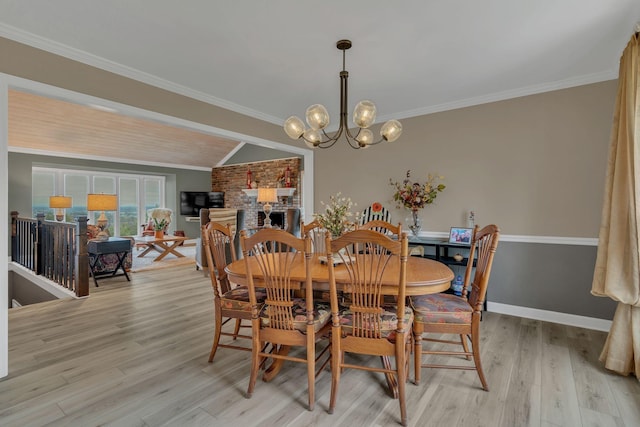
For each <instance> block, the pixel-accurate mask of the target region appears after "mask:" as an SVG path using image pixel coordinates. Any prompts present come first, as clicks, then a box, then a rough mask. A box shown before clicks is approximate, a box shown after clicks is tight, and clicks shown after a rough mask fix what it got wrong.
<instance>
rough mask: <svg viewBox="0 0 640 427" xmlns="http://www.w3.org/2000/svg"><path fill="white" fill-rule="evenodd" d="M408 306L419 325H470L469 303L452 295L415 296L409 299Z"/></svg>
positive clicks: (470, 311) (470, 309)
mask: <svg viewBox="0 0 640 427" xmlns="http://www.w3.org/2000/svg"><path fill="white" fill-rule="evenodd" d="M409 301H410V305H411V307H412V308H413V312H414V314H415V316H416V322H421V323H456V324H470V323H471V313H472V312H473V310H472V308H471V306H470V305H469V303H468V302H467V301H466V300H465V299H463V298H461V297H459V296H456V295H452V294H433V295H417V296H412V297H410V298H409Z"/></svg>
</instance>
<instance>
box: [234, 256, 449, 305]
mask: <svg viewBox="0 0 640 427" xmlns="http://www.w3.org/2000/svg"><path fill="white" fill-rule="evenodd" d="M297 258H298V259H297V260H296V261H295V263H296V264H295V265H294V267H293V269H292V272H291V280H292V281H295V282H300V283H303V282H304V281H305V279H306V272H305V268H304V263H303V262H302V256H298V257H297ZM321 259H326V257H323V256H321V255H317V254H314V255H313V257H312V258H311V280H312V282H313V287H314V289H316V288H317V289H328V284H329V268H328V267H327V265H326V263H323V262H321ZM249 262H251V263H252V264H251V271H252V273H253V278H254V281H256V282H259V281H260V280H261V272H260V268H259V267H258V264H257V263H255V260H254V259H253V258H252V257H249ZM398 268H399V263H390V264H389V266H388V267H387V268H386V269H385V272H384V276H383V279H382V284H383V288H382V291H383V293H385V294H388V295H397V294H398V276H399V272H398ZM225 271H226V272H227V275H228V277H229V281H230V282H231V283H237V284H240V285H247V284H248V283H247V270H246V265H245V261H244V260H243V259H241V260H238V261H234V262H232V263H231V264H229V265H227V267H226V268H225ZM335 274H336V285H337V286H339V287H342V289H343V290H347V289H345V287H347V288H348V286H349V275H348V273H347V271H346V269H345V268H344V267H342V266H341V265H336V267H335ZM453 278H454V274H453V271H452V270H451V269H450V268H449V267H448V266H446V265H445V264H443V263H441V262H439V261H435V260H433V259H429V258H422V257H416V256H410V257H409V258H408V260H407V286H406V295H407V296H410V295H425V294H433V293H438V292H442V291H446V290H447V289H449V286H450V284H451V281H452V280H453Z"/></svg>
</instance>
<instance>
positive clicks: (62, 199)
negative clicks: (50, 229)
mask: <svg viewBox="0 0 640 427" xmlns="http://www.w3.org/2000/svg"><path fill="white" fill-rule="evenodd" d="M71 200H72V199H71V197H70V196H50V197H49V207H50V208H54V209H67V208H70V207H71Z"/></svg>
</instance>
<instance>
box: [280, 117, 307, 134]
mask: <svg viewBox="0 0 640 427" xmlns="http://www.w3.org/2000/svg"><path fill="white" fill-rule="evenodd" d="M284 131H285V132H286V133H287V135H288V136H289V138H291V139H298V138H300V137H301V136H302V134H303V133H304V123H303V122H302V120H300V118H298V117H296V116H291V117H289V118H288V119H287V120H285V122H284Z"/></svg>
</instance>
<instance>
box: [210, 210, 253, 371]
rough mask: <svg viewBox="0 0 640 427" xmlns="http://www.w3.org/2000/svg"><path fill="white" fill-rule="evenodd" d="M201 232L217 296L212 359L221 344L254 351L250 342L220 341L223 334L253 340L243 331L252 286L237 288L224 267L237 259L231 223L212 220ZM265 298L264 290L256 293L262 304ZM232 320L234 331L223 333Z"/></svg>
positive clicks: (249, 310)
mask: <svg viewBox="0 0 640 427" xmlns="http://www.w3.org/2000/svg"><path fill="white" fill-rule="evenodd" d="M201 234H202V238H203V242H204V252H205V255H206V257H207V267H208V269H209V277H210V278H211V286H212V287H213V295H214V298H213V300H214V310H215V333H214V336H213V346H212V347H211V353H210V354H209V362H212V361H213V358H214V356H215V355H216V350H217V349H218V347H224V348H232V349H235V350H244V351H251V347H250V346H249V345H248V343H247V346H239V345H235V344H221V343H220V337H221V336H230V337H233V340H234V341H235V340H236V338H248V339H251V335H241V334H240V328H241V327H242V324H241V322H242V320H251V304H250V303H249V289H248V288H247V287H246V286H239V287H235V288H234V287H233V286H231V283H229V279H228V278H227V273H226V272H225V270H224V269H225V267H226V266H227V264H228V263H230V262H233V261H235V260H236V251H235V248H234V245H233V237H234V234H233V232H232V229H231V225H229V224H227V225H222V224H220V223H218V222H213V221H210V222H208V223H207V224H205V225H203V226H202V233H201ZM264 299H265V293H264V291H258V292H256V301H258V303H259V304H262V303H263V302H264ZM233 319H235V321H236V324H235V326H234V331H233V332H232V333H231V332H223V331H222V327H223V326H224V325H226V324H227V323H228V322H229V321H231V320H233ZM246 327H250V325H249V324H247V325H246Z"/></svg>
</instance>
